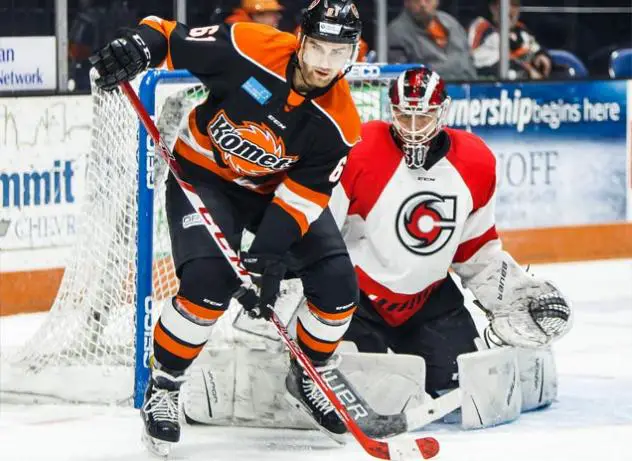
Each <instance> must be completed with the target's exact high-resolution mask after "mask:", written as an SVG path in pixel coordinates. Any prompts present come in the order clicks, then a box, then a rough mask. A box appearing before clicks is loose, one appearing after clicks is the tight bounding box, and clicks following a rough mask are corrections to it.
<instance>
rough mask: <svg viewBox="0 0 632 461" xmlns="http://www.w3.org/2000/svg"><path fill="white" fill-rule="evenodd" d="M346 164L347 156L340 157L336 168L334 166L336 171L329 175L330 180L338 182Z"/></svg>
mask: <svg viewBox="0 0 632 461" xmlns="http://www.w3.org/2000/svg"><path fill="white" fill-rule="evenodd" d="M346 164H347V157H346V156H345V157H342V158H341V159H340V161H339V162H338V165H336V168H334V171H332V172H331V174H330V175H329V182H338V180H339V179H340V176H342V172H343V171H344V169H345V165H346Z"/></svg>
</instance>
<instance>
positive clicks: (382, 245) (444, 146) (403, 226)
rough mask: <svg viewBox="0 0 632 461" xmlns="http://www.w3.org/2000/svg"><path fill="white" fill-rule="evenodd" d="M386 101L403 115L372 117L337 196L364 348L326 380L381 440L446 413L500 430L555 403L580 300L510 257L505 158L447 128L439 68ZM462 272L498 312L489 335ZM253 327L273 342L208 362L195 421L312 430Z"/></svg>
mask: <svg viewBox="0 0 632 461" xmlns="http://www.w3.org/2000/svg"><path fill="white" fill-rule="evenodd" d="M389 98H390V105H391V114H392V122H391V123H387V122H385V121H373V122H369V123H366V124H364V125H363V128H362V141H361V142H360V143H359V144H357V145H356V146H355V147H354V148H353V149H352V150H351V153H350V155H349V157H348V159H347V163H346V166H345V169H344V172H343V174H342V177H341V180H340V183H339V185H338V186H337V187H336V188H335V189H334V192H333V195H332V200H331V201H330V204H329V206H330V209H331V210H332V213H333V215H334V217H335V219H336V221H337V222H338V224H339V226H340V227H341V228H342V230H343V236H344V240H345V243H346V245H347V248H348V250H349V254H350V256H351V260H352V263H353V265H354V267H355V271H356V275H357V278H358V284H359V287H360V302H359V306H358V310H357V312H356V313H355V315H354V317H353V318H352V320H351V324H350V326H349V329H348V330H347V331H346V333H345V335H344V342H343V346H344V345H347V346H352V347H350V348H348V349H350V350H354V351H356V352H352V353H347V354H339V355H338V368H339V370H340V371H341V372H342V373H343V374H344V375H345V376H346V378H347V379H348V383H346V384H345V383H342V382H338V381H337V380H336V376H335V375H332V376H331V379H330V380H329V384H330V386H331V387H332V389H334V390H335V391H336V392H337V393H338V395H339V396H340V397H341V399H342V400H343V402H345V404H346V405H347V407H348V408H349V409H350V410H351V412H352V414H353V416H354V417H355V418H356V419H357V420H358V421H359V422H360V423H361V424H362V426H363V428H364V429H365V430H366V431H367V432H368V433H371V434H372V435H373V436H376V437H386V436H390V435H395V434H398V433H401V432H403V431H407V430H414V429H418V428H420V427H423V426H424V425H425V424H427V423H429V422H431V421H435V420H438V419H443V420H444V421H447V422H460V423H461V425H462V427H463V428H465V429H475V428H482V427H489V426H493V425H497V424H501V423H506V422H510V421H512V420H515V419H516V418H517V417H518V416H519V415H520V413H521V412H524V411H529V410H534V409H538V408H542V407H546V406H548V405H549V404H550V403H551V402H552V401H553V399H554V398H555V396H556V391H557V377H556V370H555V363H554V359H553V355H552V351H551V349H550V347H549V346H550V344H551V343H552V342H554V341H556V340H558V339H559V338H561V337H562V336H563V335H564V334H566V333H567V332H568V330H569V328H570V325H571V306H570V302H569V301H568V300H567V299H566V298H565V297H564V295H563V294H562V293H561V292H560V291H559V290H558V289H557V288H556V287H555V286H554V285H553V284H552V283H551V282H549V281H546V280H540V279H537V278H534V277H533V276H531V275H530V274H528V273H527V272H525V271H524V270H523V269H522V268H521V267H520V266H519V265H518V264H517V263H516V261H515V260H514V259H513V258H512V257H511V256H510V255H509V254H508V253H507V252H505V251H503V249H502V245H501V241H500V238H499V236H498V234H497V232H496V227H495V217H494V205H495V188H496V165H495V158H494V155H493V153H492V152H491V151H490V150H489V148H488V147H487V146H486V145H485V143H484V142H483V141H482V140H481V139H480V138H478V137H477V136H475V135H473V134H471V133H468V132H466V131H462V130H456V129H450V128H446V126H445V125H446V118H447V113H448V109H449V105H450V98H449V96H448V95H447V93H446V90H445V85H444V82H443V80H442V79H441V77H440V76H439V75H438V74H437V73H436V72H433V71H431V70H429V69H427V68H424V67H419V68H414V69H410V70H407V71H406V72H403V73H402V74H401V75H400V76H399V78H397V79H395V80H394V81H393V82H392V83H391V85H390V88H389ZM459 280H460V283H461V284H462V286H463V287H464V288H465V289H466V290H469V292H471V294H473V297H474V298H475V304H476V305H477V306H478V307H480V308H481V309H482V310H483V312H484V313H485V314H486V316H487V319H488V324H487V325H486V326H483V328H481V330H482V334H480V335H479V331H478V330H477V327H476V325H475V323H474V320H473V317H472V315H471V313H470V311H469V310H468V309H467V308H466V306H465V304H466V302H465V298H464V295H463V291H462V290H461V289H460V288H459V286H458V285H459ZM282 299H283V298H282ZM294 301H296V300H294ZM289 304H290V305H292V302H290V303H289ZM283 306H284V307H285V308H286V309H284V310H285V311H286V312H284V315H285V317H286V318H287V319H288V321H289V323H290V325H291V326H292V325H293V326H296V324H300V322H301V318H300V316H299V318H298V321H297V315H296V313H293V311H294V309H292V308H290V309H289V312H287V310H288V309H287V306H288V303H287V302H285V303H283ZM293 306H294V308H296V311H297V312H301V311H302V310H303V309H304V308H305V306H304V302H303V303H301V302H300V301H299V302H298V303H297V302H294V304H293ZM239 321H242V322H247V321H246V320H245V319H244V318H243V317H241V318H238V322H239ZM243 324H245V323H242V325H243ZM246 328H248V326H246ZM254 329H255V330H256V329H257V327H254ZM256 333H257V334H258V335H260V336H261V337H262V338H263V337H266V336H268V337H269V339H262V340H261V341H262V342H261V348H262V349H264V348H267V349H268V350H249V351H242V352H234V351H233V352H231V353H220V352H207V353H206V354H205V355H203V357H201V362H200V366H199V368H198V369H197V370H196V371H195V372H194V373H193V374H192V379H191V380H190V381H189V387H188V392H187V393H186V398H185V399H184V412H185V414H186V416H187V418H188V420H189V421H190V422H198V423H208V424H248V425H265V426H268V427H269V426H279V427H309V425H308V424H307V422H306V421H304V420H303V419H302V418H301V417H300V414H298V413H295V412H293V411H292V409H291V408H290V407H289V406H288V405H284V404H283V398H282V395H283V392H284V387H283V376H284V374H285V373H286V371H285V370H286V368H287V357H286V356H285V354H283V353H282V352H280V351H277V352H274V351H270V348H269V347H267V346H266V345H265V343H266V342H268V343H269V342H270V341H272V340H273V333H271V332H270V333H269V334H267V333H266V332H265V329H264V330H261V329H259V330H258V331H257V332H256ZM357 351H359V353H358V352H357ZM348 387H352V388H353V389H352V390H351V391H350V390H349V389H348ZM220 388H221V390H220Z"/></svg>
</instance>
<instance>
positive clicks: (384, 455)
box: [120, 82, 439, 460]
mask: <svg viewBox="0 0 632 461" xmlns="http://www.w3.org/2000/svg"><path fill="white" fill-rule="evenodd" d="M120 88H121V90H122V92H123V93H124V94H125V96H127V98H128V100H129V101H130V103H131V105H132V107H133V108H134V110H135V112H136V114H137V115H138V117H139V118H140V120H141V122H142V124H143V125H144V126H145V128H146V129H147V131H148V132H149V134H150V136H151V137H152V139H153V141H154V143H155V144H156V147H157V150H158V151H159V152H160V154H161V155H162V157H163V159H164V160H165V162H166V163H167V165H168V166H169V169H170V170H171V173H172V174H173V176H174V177H175V179H176V181H177V182H178V184H179V185H180V187H181V188H182V191H183V192H184V194H185V195H186V197H187V199H188V200H189V202H190V203H191V205H192V206H193V208H194V209H195V210H196V212H197V213H198V214H199V215H200V217H201V218H202V221H203V223H204V227H206V229H207V230H208V232H209V234H210V235H211V237H212V238H213V240H214V241H215V243H216V244H217V246H218V247H219V248H220V250H221V251H222V254H223V255H224V256H225V257H226V259H227V261H228V263H229V264H230V265H231V267H232V268H233V270H234V271H235V273H236V274H237V276H238V277H239V279H240V280H241V281H242V283H243V286H244V289H252V288H253V286H254V285H253V283H252V280H251V278H250V275H249V273H248V271H247V270H246V269H245V268H244V267H243V266H242V264H241V261H240V259H239V256H238V255H237V254H236V253H235V251H234V250H233V249H232V248H231V247H230V245H229V243H228V241H227V240H226V238H225V236H224V234H223V232H222V230H221V229H220V228H219V226H218V225H217V224H216V223H215V221H214V220H213V217H212V215H211V213H210V212H209V210H208V209H207V208H206V206H205V205H204V203H203V202H202V200H201V199H200V197H199V195H198V194H197V193H196V191H195V188H194V187H193V185H192V184H190V183H188V182H186V181H185V180H184V179H183V175H182V169H181V167H180V165H179V164H178V162H177V160H176V158H175V156H174V155H173V154H172V153H171V151H170V150H169V148H168V147H167V146H166V144H165V143H164V141H163V140H162V138H161V136H160V133H159V132H158V129H157V128H156V125H155V124H154V122H153V121H152V120H151V118H150V116H149V114H148V113H147V110H146V109H145V108H144V107H143V104H142V103H141V101H140V100H139V98H138V95H137V94H136V92H135V91H134V89H133V88H132V86H131V85H130V83H129V82H122V83H121V84H120ZM271 322H272V324H273V325H274V327H275V328H276V330H277V332H278V333H279V335H280V337H281V339H282V340H283V342H284V343H285V345H286V346H287V348H288V349H289V350H290V352H291V353H292V355H294V356H295V357H296V359H297V361H298V362H299V364H300V365H301V367H303V369H304V370H305V372H306V373H307V374H308V375H309V377H310V378H312V380H313V381H314V382H315V383H316V385H317V386H318V388H319V389H320V391H321V392H322V393H323V394H324V395H325V396H326V397H327V398H328V399H329V401H330V403H331V404H332V405H333V407H334V408H335V409H336V412H337V413H338V416H339V417H340V418H341V420H342V422H343V423H344V424H345V426H346V428H347V430H348V431H349V432H350V433H351V434H353V436H354V437H355V439H356V440H357V441H358V443H360V445H361V446H362V448H364V450H365V451H366V452H367V453H369V454H370V455H372V456H374V457H376V458H380V459H389V460H404V459H408V458H419V456H421V457H423V458H424V459H428V458H432V457H433V456H435V455H436V454H437V453H438V452H439V442H437V440H436V439H434V438H433V437H422V438H418V439H414V440H410V439H405V440H392V441H381V440H375V439H373V438H370V437H369V436H367V435H366V434H365V433H364V432H363V431H362V429H361V428H360V427H359V426H358V424H357V423H356V422H355V420H354V419H353V418H352V417H351V415H350V414H349V412H348V411H347V409H346V408H345V406H344V405H343V404H342V402H341V401H340V400H339V399H338V397H337V396H336V394H335V393H334V392H333V391H332V390H331V389H330V388H329V386H328V385H327V384H326V383H325V381H324V380H323V378H322V377H321V376H320V374H319V373H318V372H317V371H316V369H315V368H314V366H313V365H312V363H311V361H310V360H309V358H308V357H307V356H306V355H305V354H304V353H303V351H302V350H301V349H300V348H299V346H298V345H297V344H296V342H295V341H294V340H293V339H292V338H291V337H290V335H289V333H288V332H287V329H286V328H285V326H284V325H283V324H282V323H281V321H280V320H279V317H278V316H277V315H276V313H275V312H274V310H272V316H271Z"/></svg>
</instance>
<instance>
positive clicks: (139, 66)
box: [90, 34, 151, 91]
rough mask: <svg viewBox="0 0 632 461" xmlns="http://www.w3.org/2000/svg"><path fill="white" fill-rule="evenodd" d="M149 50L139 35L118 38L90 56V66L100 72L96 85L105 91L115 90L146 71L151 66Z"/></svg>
mask: <svg viewBox="0 0 632 461" xmlns="http://www.w3.org/2000/svg"><path fill="white" fill-rule="evenodd" d="M150 59H151V54H150V52H149V48H148V47H147V45H146V44H145V42H144V41H143V39H142V38H141V37H140V35H138V34H130V35H128V36H126V37H121V38H117V39H115V40H113V41H111V42H110V43H108V44H107V45H106V46H104V47H103V48H101V49H100V50H99V51H97V52H96V53H95V54H94V55H92V56H90V64H92V66H93V67H94V68H95V69H96V70H97V72H99V78H97V79H96V82H95V83H96V84H97V86H98V87H99V88H101V89H103V90H105V91H112V90H114V89H115V88H116V87H117V85H118V84H119V83H121V82H126V81H129V80H131V79H133V78H134V77H136V75H138V74H139V73H140V72H142V71H144V70H145V69H146V68H147V66H148V65H149V61H150Z"/></svg>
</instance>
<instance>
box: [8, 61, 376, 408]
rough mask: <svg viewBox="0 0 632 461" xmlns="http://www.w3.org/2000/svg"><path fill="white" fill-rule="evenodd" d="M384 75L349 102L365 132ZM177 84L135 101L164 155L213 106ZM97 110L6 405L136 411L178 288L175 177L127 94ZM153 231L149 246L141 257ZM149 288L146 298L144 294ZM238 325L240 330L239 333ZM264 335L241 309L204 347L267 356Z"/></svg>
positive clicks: (167, 78) (296, 291)
mask: <svg viewBox="0 0 632 461" xmlns="http://www.w3.org/2000/svg"><path fill="white" fill-rule="evenodd" d="M376 69H377V70H376ZM379 69H380V68H379V67H378V66H372V70H370V71H369V72H367V71H366V69H362V71H361V72H358V71H357V70H356V71H355V72H353V74H354V75H355V77H354V78H353V79H351V86H352V93H353V97H354V100H355V101H356V104H357V107H358V109H359V111H360V113H361V115H362V118H363V119H364V120H369V119H376V118H383V117H385V116H386V115H387V112H388V110H387V108H388V105H387V97H386V93H387V92H386V88H387V85H388V78H384V76H382V75H380V72H379ZM361 74H362V75H365V78H362V76H361ZM366 74H370V78H366ZM172 76H173V73H167V72H164V71H149V72H148V74H147V75H146V76H145V77H144V80H143V82H150V83H151V84H147V85H145V84H141V85H140V90H139V92H140V94H141V99H143V100H144V102H145V104H146V106H147V105H153V106H154V107H152V108H149V109H150V114H151V113H152V112H151V109H155V114H159V116H158V117H156V118H155V119H156V120H157V124H158V127H159V129H160V131H161V134H162V135H163V137H164V138H165V139H166V141H167V143H173V142H175V136H176V133H177V129H178V127H179V125H180V123H181V121H182V119H183V118H184V116H185V115H186V114H187V113H188V111H189V110H190V109H191V108H192V107H193V106H194V105H195V104H196V103H198V102H199V101H201V100H202V99H203V98H205V97H206V95H207V90H206V89H205V88H204V87H202V86H201V85H199V82H198V83H196V82H194V81H192V80H191V79H187V78H183V77H181V76H180V77H178V78H175V77H174V78H172ZM147 95H149V98H147V97H146V96H147ZM144 96H145V97H144ZM154 99H155V101H153V100H154ZM92 100H93V123H92V135H91V139H92V145H91V150H90V153H89V156H88V159H87V162H86V164H87V171H86V197H85V200H84V205H83V208H82V212H81V217H80V220H79V230H78V239H77V242H76V246H75V248H74V250H73V254H72V257H71V258H70V260H69V262H68V265H67V266H66V270H65V273H64V277H63V280H62V283H61V286H60V289H59V292H58V295H57V298H56V300H55V302H54V304H53V306H52V308H51V310H50V312H49V314H48V315H47V318H46V320H45V321H44V322H43V324H42V325H41V327H40V328H39V330H38V331H37V332H36V334H35V335H34V336H33V337H32V338H31V339H30V340H29V341H27V343H26V344H25V345H24V346H23V347H21V348H20V349H19V350H16V351H10V353H6V352H5V353H3V355H2V357H1V360H2V362H1V364H0V365H1V366H2V373H1V374H0V379H1V381H0V389H1V390H2V398H3V399H5V400H6V399H11V400H15V399H19V400H20V401H49V400H61V401H70V402H86V403H87V402H89V403H117V404H126V403H129V402H131V401H132V398H133V396H134V393H135V392H134V391H135V390H136V404H137V405H138V398H139V391H142V387H144V381H143V376H144V379H145V380H146V374H147V370H146V367H147V361H148V356H149V353H150V348H151V331H152V324H153V321H154V320H156V319H157V318H158V314H159V312H160V308H161V305H162V303H164V302H168V301H169V300H170V297H171V296H173V295H174V293H175V292H176V290H177V287H178V281H177V278H176V277H175V274H174V270H173V264H172V260H171V255H170V242H169V235H168V228H167V223H166V216H165V210H164V179H165V177H166V174H167V168H166V166H165V164H164V162H162V161H161V160H160V159H159V158H156V159H154V158H153V156H152V155H151V152H152V146H151V145H150V144H151V143H150V142H149V140H148V137H147V136H146V135H144V134H143V131H142V130H139V123H138V119H137V117H136V114H135V113H134V111H133V109H132V108H131V106H130V104H129V103H128V102H127V100H126V98H125V97H124V96H123V95H122V94H121V93H119V92H113V93H105V92H102V91H100V90H98V89H97V88H96V87H94V86H93V89H92ZM147 101H150V102H149V103H147ZM152 162H153V165H152ZM152 170H153V174H152ZM143 186H147V187H146V188H148V189H149V194H148V195H147V194H145V195H144V196H145V197H147V196H149V197H152V196H153V199H152V200H153V204H151V205H149V203H150V202H147V201H144V200H143V198H142V197H143V194H142V192H141V191H139V188H143ZM145 192H147V191H145ZM152 208H153V210H152ZM139 211H140V212H139ZM149 229H151V233H152V236H153V239H152V241H151V245H150V247H149V251H145V250H143V243H147V242H148V232H149ZM143 268H144V269H143ZM147 268H149V269H147ZM143 284H144V285H145V286H146V287H147V288H146V290H149V293H147V294H143V293H142V288H140V287H141V286H142V285H143ZM149 296H150V297H151V298H149ZM300 296H301V287H300V283H299V282H288V283H286V284H285V285H284V287H283V294H282V297H281V300H280V305H281V308H280V309H281V312H283V311H284V306H288V309H287V311H288V312H291V311H293V309H290V308H289V307H290V306H295V305H296V304H297V303H298V302H299V300H300ZM150 299H151V302H150V301H149V300H150ZM282 315H283V314H282ZM238 317H239V319H238ZM286 320H287V319H286ZM238 321H241V322H242V323H241V325H242V326H241V327H239V328H235V326H236V325H237V322H238ZM260 325H261V324H260V323H259V324H258V325H253V324H252V323H249V322H248V321H247V320H245V319H244V316H240V315H239V305H238V304H237V303H235V302H233V303H232V304H231V307H230V308H229V311H228V312H227V314H225V315H224V316H223V317H222V318H221V319H220V321H219V322H218V323H217V324H216V325H215V326H214V328H213V331H212V334H211V339H210V340H209V343H208V345H207V347H210V348H218V347H233V346H234V345H235V344H236V343H238V344H247V345H249V346H250V347H269V343H270V340H269V339H267V338H266V335H265V332H263V333H262V331H261V326H260Z"/></svg>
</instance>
